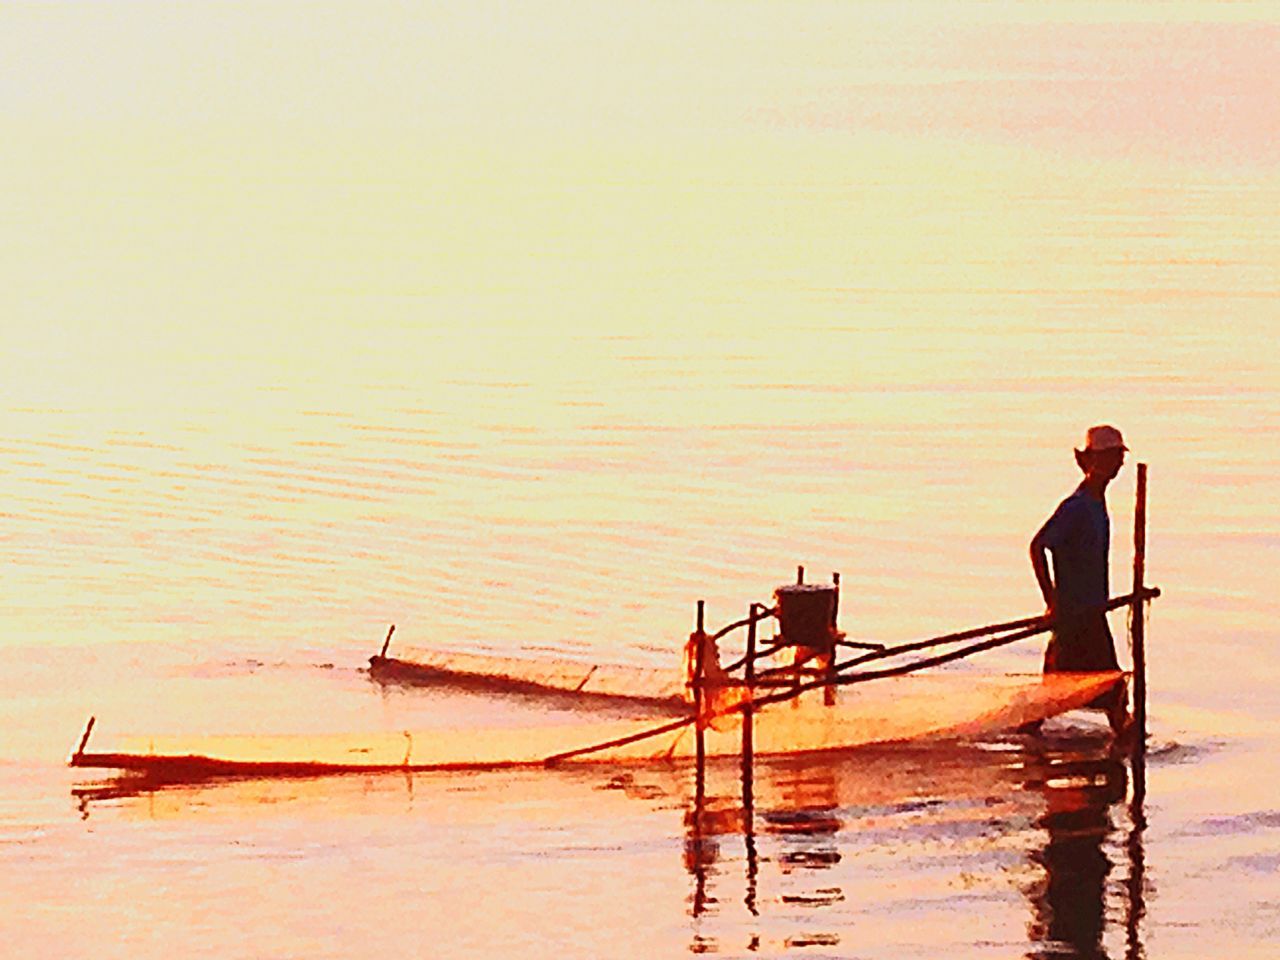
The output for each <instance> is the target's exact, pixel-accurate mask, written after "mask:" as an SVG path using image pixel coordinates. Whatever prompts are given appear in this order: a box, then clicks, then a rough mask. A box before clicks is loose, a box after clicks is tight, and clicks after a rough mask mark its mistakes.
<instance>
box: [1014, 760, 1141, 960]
mask: <svg viewBox="0 0 1280 960" xmlns="http://www.w3.org/2000/svg"><path fill="white" fill-rule="evenodd" d="M1026 770H1027V774H1028V777H1027V781H1026V785H1027V786H1028V787H1032V788H1034V789H1036V790H1038V791H1039V792H1040V793H1041V794H1042V795H1043V797H1044V801H1045V808H1044V813H1043V815H1042V816H1041V818H1040V820H1039V823H1038V825H1039V826H1041V827H1043V828H1044V830H1045V834H1046V836H1045V842H1044V846H1043V848H1041V849H1039V850H1035V851H1033V852H1032V854H1031V859H1032V860H1033V861H1035V862H1036V863H1038V864H1039V865H1040V866H1041V867H1042V868H1043V869H1044V878H1043V880H1042V881H1040V882H1039V883H1037V884H1036V885H1035V886H1033V887H1032V888H1031V889H1030V890H1029V891H1028V893H1029V895H1030V897H1031V906H1032V920H1031V923H1030V924H1029V925H1028V933H1029V935H1030V937H1031V940H1032V941H1033V942H1034V943H1037V944H1041V945H1043V946H1042V948H1041V949H1037V950H1034V951H1033V952H1032V953H1031V954H1030V956H1040V955H1043V954H1045V953H1048V954H1051V955H1053V956H1061V957H1078V958H1082V960H1083V958H1088V960H1105V958H1106V956H1107V954H1106V951H1105V949H1104V947H1103V936H1102V935H1103V930H1104V928H1105V925H1106V884H1107V877H1108V875H1109V874H1110V872H1111V868H1112V866H1113V864H1112V862H1111V860H1110V858H1109V857H1108V856H1107V852H1106V850H1105V848H1104V845H1105V844H1106V842H1107V840H1108V838H1109V837H1110V836H1111V834H1112V832H1113V830H1114V826H1113V824H1112V821H1111V807H1112V805H1113V804H1115V803H1117V802H1119V801H1122V800H1123V799H1124V796H1125V790H1126V786H1127V776H1126V773H1125V766H1124V763H1123V762H1122V761H1121V760H1120V759H1119V758H1117V757H1114V756H1109V755H1103V756H1100V757H1090V756H1082V755H1079V754H1067V753H1058V754H1056V755H1055V754H1051V753H1049V752H1042V753H1040V754H1039V755H1033V756H1032V757H1031V758H1029V760H1028V764H1027V768H1026Z"/></svg>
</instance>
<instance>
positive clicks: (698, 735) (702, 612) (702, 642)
mask: <svg viewBox="0 0 1280 960" xmlns="http://www.w3.org/2000/svg"><path fill="white" fill-rule="evenodd" d="M706 610H707V601H705V600H699V601H698V625H697V629H696V637H695V646H694V648H693V715H694V717H695V718H696V719H695V720H694V723H693V730H694V744H695V747H696V749H697V763H696V768H695V770H694V777H695V778H696V779H695V781H694V791H695V794H696V796H697V800H698V803H699V806H700V805H701V802H702V797H703V794H704V792H705V790H706V763H707V744H706V737H705V735H704V734H703V731H702V707H703V700H704V698H705V693H704V692H703V681H704V679H705V676H706V674H705V671H704V666H705V662H706V661H705V658H706V648H707V635H706V633H705V627H706Z"/></svg>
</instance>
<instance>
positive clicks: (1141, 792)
mask: <svg viewBox="0 0 1280 960" xmlns="http://www.w3.org/2000/svg"><path fill="white" fill-rule="evenodd" d="M1146 573H1147V465H1146V464H1145V463H1140V464H1138V489H1137V495H1136V500H1135V503H1134V508H1133V598H1134V599H1133V606H1132V607H1130V608H1129V639H1130V641H1131V642H1132V644H1133V732H1134V740H1133V755H1132V758H1131V759H1132V763H1133V803H1134V816H1135V818H1137V819H1140V818H1141V817H1142V802H1143V800H1144V799H1145V796H1146V792H1147V771H1146V756H1147V649H1146V645H1147V636H1146V634H1147V631H1146V621H1145V617H1144V614H1145V604H1144V601H1143V599H1142V594H1143V592H1144V587H1143V581H1144V580H1145V579H1146Z"/></svg>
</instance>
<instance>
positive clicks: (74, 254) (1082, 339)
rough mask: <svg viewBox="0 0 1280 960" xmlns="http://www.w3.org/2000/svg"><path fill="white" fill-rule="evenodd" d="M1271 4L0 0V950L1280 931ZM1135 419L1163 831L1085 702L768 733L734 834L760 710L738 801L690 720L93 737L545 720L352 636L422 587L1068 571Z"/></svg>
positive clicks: (509, 588) (540, 625)
mask: <svg viewBox="0 0 1280 960" xmlns="http://www.w3.org/2000/svg"><path fill="white" fill-rule="evenodd" d="M1273 15H1274V11H1273V10H1268V9H1267V7H1266V6H1265V5H1262V4H1256V5H1255V4H1248V3H1238V4H1231V5H1228V6H1225V7H1220V6H1218V5H1200V4H1171V5H1165V6H1162V7H1161V9H1160V16H1161V17H1162V18H1163V20H1162V22H1153V21H1152V20H1151V16H1152V15H1151V13H1150V12H1149V10H1148V8H1147V7H1145V6H1141V5H1127V4H1108V3H1098V4H1084V5H1079V4H1064V5H1049V6H1038V7H1036V8H1035V11H1034V12H1029V11H1024V10H1021V8H1003V7H995V6H992V5H986V4H983V5H972V6H965V7H956V6H953V5H941V4H910V5H897V4H892V5H891V4H885V5H856V6H848V7H846V6H842V5H832V6H825V5H805V6H803V7H796V6H795V5H790V4H779V5H770V4H762V5H755V6H750V7H741V8H740V7H699V8H697V9H694V10H687V9H685V8H684V7H682V6H676V5H670V6H650V5H646V6H642V7H631V8H618V7H609V8H604V7H602V8H600V9H599V10H596V11H584V10H579V9H576V8H569V7H567V6H559V5H534V6H532V7H527V8H522V9H521V10H506V9H498V8H488V7H485V6H483V5H479V6H472V5H468V6H467V7H465V8H464V7H455V8H450V9H433V10H431V11H429V12H428V11H424V12H421V13H415V12H414V11H412V10H406V9H401V8H399V7H393V6H372V7H369V8H363V7H362V8H361V10H360V11H359V12H357V11H355V10H354V8H351V7H345V8H344V7H341V6H339V7H320V6H311V5H308V6H306V7H293V6H285V5H281V6H274V5H273V6H271V7H266V8H259V7H249V6H245V7H238V6H224V5H217V6H209V7H202V8H178V9H170V8H167V7H162V6H154V7H153V6H148V5H130V6H128V7H125V8H116V7H112V6H107V5H96V4H86V5H62V6H53V7H46V6H17V7H11V8H7V9H5V10H4V11H2V12H0V53H2V54H3V56H4V59H5V62H6V63H8V64H10V65H11V67H10V71H9V73H10V76H11V78H16V82H13V83H7V84H5V85H3V86H2V87H0V142H3V143H4V145H5V146H4V148H3V149H2V150H0V182H3V183H4V185H5V189H4V192H3V217H0V243H2V245H3V256H0V290H2V291H3V293H0V305H2V306H3V310H2V311H0V330H2V331H3V350H2V352H0V426H2V429H0V495H2V496H3V500H2V503H0V513H3V526H2V527H0V555H2V556H3V558H4V561H5V563H4V571H5V573H4V577H3V578H2V579H0V610H2V611H3V621H2V622H0V627H2V628H0V684H2V686H0V689H2V690H4V691H5V692H4V694H3V696H0V730H2V731H3V733H0V905H3V907H4V909H3V910H2V911H0V934H3V939H4V941H5V942H6V943H7V944H9V945H10V948H9V954H10V955H14V956H36V955H39V956H43V957H49V956H69V957H78V956H87V955H90V954H92V955H94V956H96V957H107V956H121V957H124V956H129V957H137V956H168V955H173V954H178V953H181V954H192V955H197V956H219V957H263V956H270V957H285V956H331V957H349V956H374V955H380V954H383V953H395V954H401V955H405V954H408V955H414V954H420V953H432V954H436V955H441V956H487V955H495V956H497V955H506V954H509V953H512V952H515V951H519V952H521V953H522V954H524V955H528V956H534V957H538V956H557V957H559V956H596V955H608V956H638V957H650V956H669V955H676V954H679V953H682V952H685V951H687V950H690V949H694V950H699V951H701V950H707V951H719V952H722V953H725V954H728V955H741V954H744V953H748V952H750V953H757V954H762V955H781V954H791V953H793V952H794V953H795V954H796V955H803V956H822V955H838V956H845V955H859V956H861V955H867V956H895V957H906V956H931V957H932V956H937V955H939V954H940V953H942V952H944V951H950V952H954V953H957V954H960V955H984V956H993V957H994V956H1021V955H1025V954H1031V955H1038V954H1040V953H1042V952H1051V951H1052V950H1054V949H1061V950H1063V951H1065V955H1070V956H1095V955H1097V949H1096V947H1097V944H1099V943H1100V944H1101V947H1100V949H1101V950H1103V951H1105V953H1106V954H1107V955H1109V956H1115V957H1119V956H1141V955H1149V956H1151V957H1161V958H1163V957H1179V956H1187V957H1200V956H1206V955H1213V954H1218V955H1231V956H1259V957H1261V956H1269V955H1270V952H1271V951H1272V947H1271V944H1273V943H1274V942H1275V941H1276V939H1278V938H1280V927H1278V925H1277V924H1278V921H1277V909H1278V903H1277V898H1276V890H1275V883H1274V876H1275V873H1276V870H1277V868H1280V805H1277V803H1276V800H1275V798H1274V793H1273V787H1272V785H1273V784H1274V782H1275V777H1276V775H1277V773H1280V770H1278V769H1277V763H1276V760H1275V751H1274V748H1273V746H1272V744H1271V741H1270V739H1269V735H1270V733H1271V729H1272V727H1273V725H1274V724H1275V722H1276V721H1277V719H1278V718H1280V714H1278V712H1277V708H1276V705H1275V704H1276V699H1275V696H1274V690H1275V688H1276V684H1277V681H1280V669H1278V668H1280V658H1277V656H1276V655H1275V653H1274V648H1275V638H1276V631H1275V623H1276V618H1277V616H1278V615H1280V602H1278V601H1277V593H1276V576H1275V572H1274V557H1275V552H1276V548H1277V544H1278V542H1280V508H1277V503H1280V480H1278V479H1277V477H1280V444H1278V443H1277V440H1276V437H1277V435H1278V433H1277V431H1278V430H1280V405H1278V404H1277V390H1276V383H1277V382H1278V376H1277V375H1278V373H1280V371H1278V370H1277V353H1276V347H1275V332H1274V331H1275V325H1276V323H1277V319H1278V318H1277V311H1276V304H1277V287H1276V275H1277V266H1278V265H1280V234H1278V232H1277V230H1276V226H1275V223H1276V219H1275V211H1276V210H1277V209H1280V176H1278V175H1277V172H1276V171H1277V166H1276V161H1277V159H1280V158H1278V157H1277V153H1276V149H1277V148H1276V144H1277V143H1280V136H1278V135H1280V129H1277V116H1276V113H1275V109H1274V102H1275V92H1276V88H1277V74H1276V70H1277V67H1276V64H1277V62H1280V61H1278V60H1277V58H1276V56H1275V50H1276V49H1277V45H1280V29H1278V28H1277V26H1276V25H1275V24H1274V17H1273ZM1103 421H1107V422H1114V423H1116V424H1117V425H1119V426H1120V427H1121V428H1122V429H1123V430H1124V432H1125V436H1126V439H1127V440H1128V442H1129V445H1130V446H1131V447H1132V448H1133V450H1134V457H1136V458H1137V459H1140V460H1142V461H1145V462H1148V463H1149V464H1150V465H1151V481H1150V483H1151V492H1150V525H1151V528H1150V538H1149V558H1148V571H1149V575H1148V580H1149V581H1150V582H1153V583H1156V584H1159V585H1160V586H1161V587H1162V588H1163V589H1164V591H1165V595H1164V597H1163V598H1162V599H1161V600H1159V601H1157V603H1156V605H1155V607H1154V610H1153V614H1152V621H1151V625H1150V631H1149V636H1150V655H1149V656H1150V683H1151V690H1152V694H1151V697H1152V702H1151V727H1152V731H1153V737H1154V745H1155V751H1154V754H1153V757H1152V761H1151V769H1150V770H1149V785H1148V788H1149V795H1148V808H1147V814H1148V817H1149V819H1150V826H1149V828H1148V829H1147V830H1146V831H1145V832H1139V831H1136V830H1134V829H1133V824H1132V823H1131V822H1130V821H1129V818H1128V814H1127V812H1126V808H1125V807H1124V806H1123V803H1122V802H1121V801H1123V798H1124V795H1125V790H1124V788H1125V784H1124V783H1123V782H1120V783H1119V784H1118V785H1117V783H1118V782H1117V779H1116V778H1117V773H1116V771H1115V770H1114V768H1113V766H1112V765H1110V764H1109V762H1108V761H1107V760H1106V759H1105V750H1102V749H1100V748H1099V747H1098V745H1097V744H1096V743H1094V742H1092V741H1090V740H1088V739H1085V740H1082V741H1079V742H1078V743H1074V742H1073V743H1069V744H1067V745H1066V746H1062V745H1057V746H1054V745H1052V744H1050V745H1047V746H1045V745H1042V746H1039V747H1033V748H1031V749H1030V752H1029V753H1028V752H1027V751H1026V750H1022V749H1011V750H1010V751H1008V752H999V751H997V752H991V751H968V750H965V751H958V752H943V753H941V754H939V753H936V752H932V753H931V752H923V753H917V752H914V751H913V752H909V753H907V754H906V755H902V756H894V755H889V756H882V755H874V756H865V757H861V758H854V757H850V758H847V759H845V760H842V761H840V762H839V763H836V764H833V765H831V766H827V765H823V766H821V767H819V768H812V767H798V766H797V767H790V766H787V765H780V766H774V767H768V768H766V769H763V770H762V771H761V772H760V774H759V782H758V796H757V800H756V810H755V815H756V816H755V818H754V820H752V821H749V824H750V823H754V832H748V833H746V834H744V832H743V824H744V822H748V821H744V816H743V811H742V809H741V803H740V800H739V799H738V798H740V792H741V785H740V784H739V783H737V781H736V779H735V777H736V771H735V770H733V769H725V770H720V771H717V772H714V775H713V777H712V779H711V782H710V783H709V785H708V789H709V791H710V794H711V796H710V801H709V805H708V807H707V808H706V809H704V810H703V811H702V814H701V815H700V816H699V815H695V812H694V809H693V798H692V793H691V791H692V785H691V783H690V782H689V779H690V778H689V777H688V776H687V771H683V770H682V769H672V770H656V771H650V772H648V773H645V774H627V775H623V774H619V775H618V776H616V777H614V776H611V775H609V774H603V773H601V774H590V773H586V774H584V773H557V774H555V775H550V776H541V775H535V774H524V773H521V774H505V775H499V774H492V775H484V776H474V777H466V778H448V777H420V778H414V779H410V780H407V781H406V780H404V779H403V778H392V779H390V780H387V779H363V778H361V779H356V780H341V781H315V782H306V783H283V784H251V785H243V784H242V785H225V786H219V787H209V788H203V789H193V790H183V791H170V792H161V793H158V794H153V795H143V796H130V795H125V796H118V795H113V794H112V793H111V792H110V791H109V790H108V791H107V792H105V793H103V792H98V793H90V794H88V795H86V796H82V797H81V798H80V799H79V800H77V799H76V798H75V797H74V796H73V794H72V792H71V790H72V786H73V785H74V783H76V782H78V780H79V779H82V778H78V777H76V776H74V775H72V774H71V773H70V772H69V771H66V770H64V769H63V768H62V767H61V762H62V760H63V758H64V757H65V755H66V752H67V750H68V749H69V747H70V746H71V745H72V743H73V741H74V739H75V737H76V736H77V734H78V732H79V730H80V729H81V728H82V725H83V723H84V720H85V717H86V716H87V715H88V714H89V713H96V714H97V715H98V717H99V723H100V724H101V725H102V726H103V728H104V729H105V730H111V729H117V728H119V727H120V726H122V725H124V724H126V718H127V723H128V725H129V726H130V727H131V728H132V729H134V731H135V732H137V731H139V730H141V732H146V731H147V730H154V731H155V732H156V733H158V734H159V733H165V732H170V731H174V730H179V729H181V730H185V731H190V730H192V729H193V728H194V729H202V730H207V731H208V732H211V733H227V732H230V733H243V732H250V733H251V732H254V731H261V732H264V733H272V734H294V733H342V732H352V731H369V730H388V731H398V730H400V729H403V728H405V726H406V725H410V724H411V723H413V722H414V721H416V720H421V719H423V718H426V719H427V720H431V719H437V720H438V719H439V717H440V716H442V715H449V716H454V715H456V713H458V712H461V713H464V714H465V715H466V716H468V717H471V718H474V720H475V722H476V723H479V724H483V725H487V726H495V725H503V724H506V725H519V724H521V723H525V722H529V716H528V711H529V710H530V709H531V708H530V707H529V705H527V704H523V703H518V702H508V701H503V700H497V701H488V700H481V699H477V698H468V699H466V700H464V701H461V702H459V701H458V700H457V699H456V698H452V697H435V698H433V697H429V696H421V695H415V694H413V693H412V692H406V691H390V692H381V691H379V690H378V688H376V687H374V686H372V685H371V684H369V683H368V681H367V679H366V678H365V677H364V676H363V675H362V674H360V673H359V668H360V666H361V665H362V664H363V662H364V659H365V658H366V657H367V656H368V655H369V654H371V653H373V652H375V651H376V649H377V647H378V646H379V645H380V643H381V640H382V637H383V635H384V634H385V631H386V627H387V625H388V624H390V623H393V622H394V623H395V624H397V634H396V637H397V638H400V639H402V640H403V642H405V643H412V644H416V645H421V646H433V645H435V646H441V647H448V648H452V649H460V650H474V649H479V650H487V651H491V652H495V653H498V654H521V653H524V654H529V653H534V654H537V653H543V654H545V653H552V654H559V655H567V656H575V657H579V658H585V659H605V660H615V661H619V662H627V663H634V664H639V665H645V666H665V665H667V664H670V665H671V666H672V668H673V669H676V668H677V666H678V651H679V648H680V644H681V642H682V640H683V638H684V636H686V635H687V633H688V631H689V629H690V628H691V625H692V624H691V621H692V616H693V601H694V600H695V599H697V598H705V599H706V600H707V603H708V609H709V611H710V619H711V620H712V622H714V623H720V622H724V621H727V620H730V619H736V618H737V617H739V616H742V615H743V614H744V613H745V612H746V606H747V604H748V603H749V602H750V601H752V600H765V599H767V598H768V596H769V594H770V593H771V591H772V589H773V587H775V586H776V585H777V584H779V583H782V582H786V581H787V580H788V579H789V578H790V577H791V576H792V575H793V570H794V565H795V564H797V563H804V564H805V565H806V567H807V568H808V569H809V571H811V576H812V577H814V578H818V577H820V576H825V574H826V573H827V572H828V571H834V570H838V571H840V572H841V573H842V576H843V583H844V589H843V595H842V606H841V611H842V625H843V627H844V629H845V630H846V631H848V632H849V634H850V635H851V636H855V637H862V638H866V639H872V640H878V641H893V640H905V639H911V638H916V637H920V636H925V635H928V634H931V633H936V632H940V631H943V630H947V629H951V628H960V627H964V626H969V625H973V624H977V623H983V622H990V621H992V620H999V619H1004V618H1005V617H1014V616H1019V615H1026V614H1032V613H1035V612H1036V611H1037V606H1038V602H1037V601H1038V595H1037V591H1036V589H1035V584H1034V581H1033V579H1032V577H1031V574H1030V571H1029V568H1028V564H1027V561H1026V543H1027V540H1028V538H1029V536H1030V534H1031V533H1032V532H1033V531H1034V530H1035V529H1036V527H1037V526H1038V524H1039V523H1040V522H1041V521H1042V520H1043V518H1044V517H1045V516H1046V515H1047V514H1048V512H1049V511H1050V510H1051V509H1052V507H1053V506H1054V505H1055V504H1056V502H1057V500H1058V499H1059V498H1060V497H1061V496H1063V495H1065V494H1066V493H1067V492H1069V490H1070V489H1071V488H1072V486H1073V485H1074V483H1075V467H1074V465H1073V463H1072V459H1071V453H1070V451H1071V447H1072V446H1073V444H1077V445H1078V444H1079V443H1080V441H1081V435H1082V433H1083V430H1084V428H1085V427H1086V426H1088V425H1089V424H1091V423H1095V422H1103ZM1132 496H1133V489H1132V471H1131V469H1129V468H1126V470H1125V471H1124V472H1123V473H1122V474H1121V476H1120V478H1119V479H1118V480H1117V482H1116V483H1115V485H1114V486H1113V488H1112V492H1111V496H1110V505H1111V515H1112V524H1113V544H1114V546H1113V554H1112V564H1113V569H1112V586H1113V592H1114V593H1122V592H1126V591H1127V588H1128V572H1127V571H1128V564H1129V560H1130V556H1131V541H1130V539H1129V530H1130V529H1131V523H1132ZM1113 627H1114V628H1115V631H1116V633H1117V635H1118V636H1119V635H1121V634H1122V633H1123V624H1122V623H1121V622H1120V620H1118V619H1117V620H1116V621H1114V622H1113ZM1038 656H1039V649H1038V647H1036V646H1035V645H1034V644H1032V645H1027V646H1025V647H1023V648H1018V649H1014V650H1010V651H1007V652H1004V653H1000V654H996V655H993V657H992V658H991V660H990V661H989V666H990V668H991V669H995V670H1004V669H1023V670H1025V669H1034V668H1035V666H1036V664H1037V662H1038ZM1122 659H1123V657H1122ZM543 719H545V718H543ZM553 719H555V720H556V721H557V722H559V721H560V720H565V719H566V718H565V717H558V718H553ZM567 719H568V720H571V721H572V720H574V719H575V718H574V717H572V716H571V717H569V718H567ZM577 719H581V718H577ZM113 725H114V726H113ZM1051 763H1058V764H1066V767H1061V766H1058V767H1054V770H1055V771H1056V772H1054V773H1053V774H1052V775H1049V774H1046V773H1045V770H1046V769H1048V765H1051ZM1055 910H1056V914H1055ZM1055 916H1056V919H1055ZM1073 918H1074V919H1073ZM1091 951H1093V952H1091Z"/></svg>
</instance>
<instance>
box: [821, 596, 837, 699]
mask: <svg viewBox="0 0 1280 960" xmlns="http://www.w3.org/2000/svg"><path fill="white" fill-rule="evenodd" d="M831 582H832V583H833V584H835V588H836V595H835V598H834V599H833V600H832V601H831V654H830V655H829V656H828V657H827V679H828V680H831V679H834V678H835V675H836V624H837V623H838V622H839V619H840V574H839V573H838V572H836V573H832V574H831ZM822 702H823V704H824V705H825V706H828V707H830V706H834V705H835V702H836V688H835V686H829V687H827V688H825V689H824V690H823V691H822Z"/></svg>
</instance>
